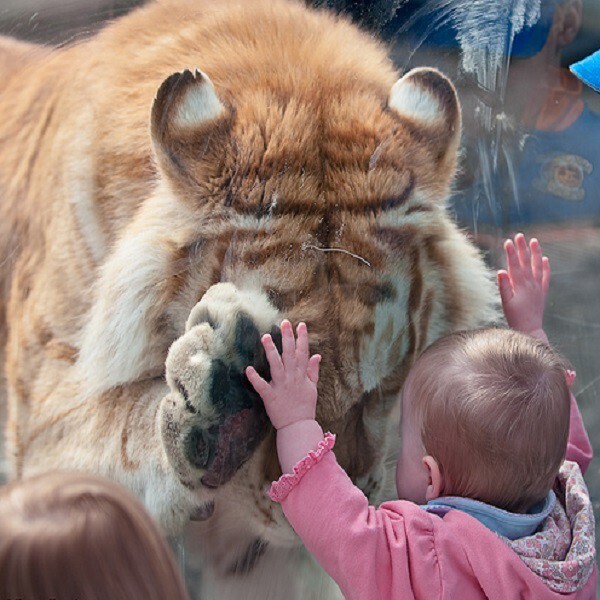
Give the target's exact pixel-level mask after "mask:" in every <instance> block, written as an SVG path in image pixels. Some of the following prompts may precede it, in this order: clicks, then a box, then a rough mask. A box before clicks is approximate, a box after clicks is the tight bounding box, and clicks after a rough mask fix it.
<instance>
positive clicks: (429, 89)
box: [388, 68, 461, 158]
mask: <svg viewBox="0 0 600 600" xmlns="http://www.w3.org/2000/svg"><path fill="white" fill-rule="evenodd" d="M388 107H389V108H390V109H391V110H393V111H395V112H396V113H397V114H398V115H399V116H400V117H401V118H402V119H403V120H408V121H409V122H412V124H413V125H414V126H416V127H417V128H418V129H419V132H420V133H421V132H423V133H424V134H426V135H424V136H423V140H424V141H425V142H426V143H427V142H429V144H430V145H431V146H432V147H434V148H436V149H437V150H439V155H440V158H443V157H445V156H447V155H448V152H449V151H454V152H456V149H457V147H458V144H459V142H460V133H461V118H460V103H459V101H458V94H457V93H456V90H455V89H454V86H453V85H452V83H451V82H450V80H449V79H448V78H447V77H446V76H445V75H443V74H442V73H440V72H439V71H437V70H436V69H430V68H418V69H413V70H412V71H409V72H408V73H407V74H406V75H404V77H401V78H400V79H399V80H398V81H397V82H396V83H395V84H394V85H393V86H392V89H391V91H390V96H389V99H388Z"/></svg>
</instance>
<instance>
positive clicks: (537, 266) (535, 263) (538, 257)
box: [529, 238, 544, 283]
mask: <svg viewBox="0 0 600 600" xmlns="http://www.w3.org/2000/svg"><path fill="white" fill-rule="evenodd" d="M529 249H530V250H531V270H532V272H533V277H534V278H535V280H536V281H537V282H538V283H540V282H541V281H542V278H543V269H544V267H543V261H542V248H541V246H540V243H539V242H538V241H537V240H536V239H535V238H533V239H532V240H531V241H530V242H529Z"/></svg>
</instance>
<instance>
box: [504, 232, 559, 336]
mask: <svg viewBox="0 0 600 600" xmlns="http://www.w3.org/2000/svg"><path fill="white" fill-rule="evenodd" d="M515 246H516V248H515ZM504 250H505V252H506V262H507V265H508V269H507V271H504V270H502V271H498V288H499V290H500V297H501V299H502V308H503V310H504V315H505V316H506V321H507V322H508V325H509V326H510V327H511V328H512V329H516V330H517V331H522V332H523V333H528V334H529V335H533V336H534V337H537V338H540V339H542V340H547V338H546V334H545V333H544V331H543V329H542V320H543V317H544V305H545V302H546V294H547V293H548V285H549V283H550V263H549V262H548V259H547V258H546V257H545V256H544V257H542V249H541V248H540V244H539V242H538V241H537V240H536V239H532V240H531V241H530V242H529V248H527V242H526V241H525V236H524V235H523V234H522V233H518V234H517V235H516V236H515V241H514V243H513V241H512V240H506V242H504Z"/></svg>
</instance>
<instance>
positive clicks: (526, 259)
mask: <svg viewBox="0 0 600 600" xmlns="http://www.w3.org/2000/svg"><path fill="white" fill-rule="evenodd" d="M515 245H516V246H517V255H518V257H519V264H520V265H521V271H522V273H523V276H524V277H525V278H526V279H528V278H529V277H531V256H530V255H529V248H528V247H527V241H526V240H525V236H524V235H523V234H522V233H517V235H515Z"/></svg>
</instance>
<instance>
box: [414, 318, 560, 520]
mask: <svg viewBox="0 0 600 600" xmlns="http://www.w3.org/2000/svg"><path fill="white" fill-rule="evenodd" d="M565 366H566V365H565V362H564V360H563V359H562V358H561V357H560V355H558V354H557V353H556V352H555V351H554V350H553V349H552V348H550V347H549V346H548V345H547V344H545V343H543V342H541V341H539V340H537V339H534V338H532V337H530V336H528V335H525V334H522V333H519V332H516V331H512V330H506V329H480V330H474V331H461V332H458V333H454V334H452V335H449V336H446V337H444V338H442V339H440V340H438V341H437V342H435V343H434V344H432V345H431V346H430V347H429V348H428V349H427V350H426V351H425V352H424V353H423V354H422V355H421V357H420V358H419V359H418V360H417V362H416V363H415V366H414V367H413V369H412V370H411V372H410V374H409V376H408V378H407V380H406V384H405V387H404V394H405V397H406V398H407V401H406V403H405V410H408V411H409V412H410V413H412V418H413V419H414V421H413V422H414V423H415V424H416V425H415V426H417V427H420V428H421V439H422V442H423V446H424V450H425V452H426V453H427V454H429V455H431V456H433V457H434V458H435V459H436V461H437V462H438V464H439V465H440V467H441V470H442V473H443V474H444V478H445V482H446V484H447V486H448V488H449V489H445V491H444V495H454V496H462V497H467V498H473V499H476V500H481V501H482V502H487V503H489V504H493V505H494V506H497V507H500V508H503V509H505V510H509V511H512V512H525V511H527V510H528V509H529V508H531V507H532V506H533V505H534V504H536V503H537V502H539V501H541V500H542V499H543V498H545V496H546V495H547V494H548V492H549V491H550V489H551V487H552V484H553V481H554V479H555V477H556V475H557V473H558V470H559V468H560V465H561V463H562V461H563V460H564V457H565V452H566V447H567V440H568V435H569V414H570V400H569V389H568V386H567V382H566V378H565Z"/></svg>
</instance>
